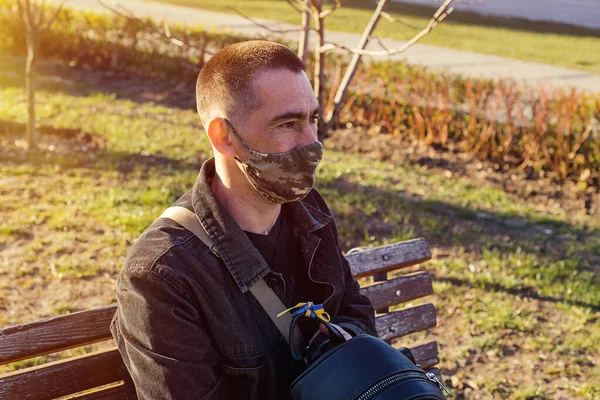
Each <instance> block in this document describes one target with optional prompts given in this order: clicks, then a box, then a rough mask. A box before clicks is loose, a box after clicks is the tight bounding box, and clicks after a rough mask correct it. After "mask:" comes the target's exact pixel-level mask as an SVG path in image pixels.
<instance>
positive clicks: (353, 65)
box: [322, 0, 389, 132]
mask: <svg viewBox="0 0 600 400" xmlns="http://www.w3.org/2000/svg"><path fill="white" fill-rule="evenodd" d="M388 2H389V0H379V3H378V4H377V9H375V12H374V13H373V16H372V17H371V20H370V21H369V24H368V25H367V26H366V28H365V30H364V32H363V35H362V37H361V38H360V42H359V43H358V49H360V50H364V49H365V48H366V47H367V44H368V43H369V39H370V38H371V34H372V33H373V31H374V30H375V27H376V26H377V23H378V22H379V19H380V18H381V13H382V12H383V9H384V8H385V6H386V5H387V3H388ZM360 59H361V55H360V54H357V53H355V54H354V55H353V56H352V60H350V63H349V64H348V68H347V69H346V73H345V74H344V78H343V79H342V82H341V83H340V86H339V87H338V90H337V92H336V94H335V97H334V99H333V106H332V107H330V109H329V112H328V113H327V116H326V117H325V118H324V121H323V124H322V125H324V127H323V130H324V131H325V132H327V131H328V130H329V129H331V128H332V127H333V125H334V124H335V122H336V120H337V117H338V114H339V112H340V109H341V107H342V101H343V100H344V97H345V96H346V93H347V92H348V87H349V86H350V82H351V81H352V78H354V74H355V73H356V70H357V68H358V64H359V62H360Z"/></svg>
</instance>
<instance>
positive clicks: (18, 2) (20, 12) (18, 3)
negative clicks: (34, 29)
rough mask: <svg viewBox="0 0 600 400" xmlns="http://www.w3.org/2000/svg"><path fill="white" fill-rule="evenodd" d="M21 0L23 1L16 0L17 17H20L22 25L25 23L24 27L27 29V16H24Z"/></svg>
mask: <svg viewBox="0 0 600 400" xmlns="http://www.w3.org/2000/svg"><path fill="white" fill-rule="evenodd" d="M21 1H23V0H17V9H18V10H19V17H20V18H21V21H22V22H23V25H25V29H28V28H27V17H26V16H25V10H24V9H23V3H21Z"/></svg>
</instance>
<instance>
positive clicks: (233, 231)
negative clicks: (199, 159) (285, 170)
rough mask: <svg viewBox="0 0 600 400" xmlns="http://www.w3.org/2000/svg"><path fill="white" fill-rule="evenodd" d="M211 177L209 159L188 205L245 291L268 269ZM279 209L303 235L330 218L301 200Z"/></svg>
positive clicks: (201, 171)
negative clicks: (190, 204)
mask: <svg viewBox="0 0 600 400" xmlns="http://www.w3.org/2000/svg"><path fill="white" fill-rule="evenodd" d="M214 176H215V161H214V158H211V159H209V160H207V161H206V162H204V164H202V168H201V169H200V174H199V175H198V178H197V179H196V183H195V184H194V189H193V190H192V207H193V210H194V212H195V213H196V215H197V216H198V219H199V220H200V223H201V224H202V226H203V227H204V229H205V230H206V232H207V233H208V236H209V237H210V238H211V239H212V240H213V242H214V244H215V247H216V249H217V251H218V252H219V255H220V256H221V258H222V259H223V262H224V263H225V266H226V267H227V269H228V270H229V272H230V273H231V276H232V277H233V279H234V281H235V282H236V284H237V285H238V287H239V289H240V291H241V292H242V293H245V292H247V291H248V290H250V288H251V287H252V286H254V284H255V283H256V282H258V280H259V279H262V278H263V277H264V276H265V275H267V274H268V273H269V272H270V269H269V266H268V265H267V263H266V261H265V260H264V258H263V257H262V256H261V254H260V253H259V252H258V250H256V248H255V247H254V245H253V244H252V242H251V241H250V239H248V237H247V236H246V234H245V233H244V231H243V230H242V229H241V228H240V226H239V225H238V224H237V222H236V221H235V220H234V219H233V217H232V216H231V215H230V214H229V212H228V211H227V210H226V209H225V207H224V206H223V205H222V204H221V203H220V202H219V200H217V198H216V197H215V195H214V193H213V192H212V190H211V187H210V182H211V181H212V179H213V178H214ZM282 212H289V215H290V216H291V219H292V224H293V225H294V226H295V227H296V228H297V229H299V230H300V231H302V232H304V233H305V234H311V233H312V232H314V231H316V230H318V229H321V228H323V227H324V226H325V225H327V224H328V223H329V222H330V221H331V220H332V217H331V216H330V215H329V214H326V213H324V212H323V211H321V210H319V209H317V208H316V207H314V206H311V205H310V204H308V203H307V202H305V201H296V202H293V203H286V204H284V205H283V206H282Z"/></svg>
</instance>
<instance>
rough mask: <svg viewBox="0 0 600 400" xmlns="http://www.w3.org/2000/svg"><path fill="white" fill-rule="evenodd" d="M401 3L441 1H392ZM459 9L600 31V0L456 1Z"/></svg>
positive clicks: (432, 4) (454, 4) (435, 3)
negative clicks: (553, 22)
mask: <svg viewBox="0 0 600 400" xmlns="http://www.w3.org/2000/svg"><path fill="white" fill-rule="evenodd" d="M392 1H395V2H398V3H413V4H423V5H427V6H431V7H436V6H439V4H440V3H439V2H438V1H437V0H392ZM452 6H453V7H454V8H456V9H457V10H463V11H473V12H476V13H478V14H483V15H498V16H503V17H514V18H526V19H530V20H534V21H556V22H561V23H564V24H572V25H579V26H587V27H589V28H600V1H598V0H483V1H473V0H456V1H455V2H454V3H453V4H452Z"/></svg>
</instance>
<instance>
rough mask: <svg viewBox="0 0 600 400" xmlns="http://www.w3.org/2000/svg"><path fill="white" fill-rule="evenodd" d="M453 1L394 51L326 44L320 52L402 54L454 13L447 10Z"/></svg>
mask: <svg viewBox="0 0 600 400" xmlns="http://www.w3.org/2000/svg"><path fill="white" fill-rule="evenodd" d="M453 1H454V0H446V1H445V2H444V4H442V5H441V6H440V8H439V9H438V10H437V11H436V13H435V14H434V16H433V18H431V20H430V21H429V23H428V24H427V26H426V27H425V28H424V29H423V30H422V31H421V32H419V33H418V34H417V35H415V36H414V37H413V38H412V39H411V40H409V41H408V42H406V43H405V44H404V45H403V46H401V47H398V48H396V49H392V50H384V51H373V50H364V49H350V48H348V47H346V46H342V45H339V44H337V43H328V44H326V45H325V46H322V47H321V49H320V51H321V52H326V51H329V50H333V49H341V50H345V51H348V52H350V53H353V54H359V55H362V56H372V57H378V56H390V55H394V54H400V53H403V52H405V51H406V50H408V49H409V48H410V47H411V46H412V45H414V44H415V43H417V42H418V41H419V40H421V39H422V38H423V37H424V36H425V35H427V34H428V33H429V32H431V31H432V30H433V29H434V28H435V27H436V26H438V24H439V23H440V22H442V21H443V20H445V19H446V17H448V15H450V13H452V11H454V8H452V7H450V8H448V6H449V5H450V4H451V3H452V2H453Z"/></svg>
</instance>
